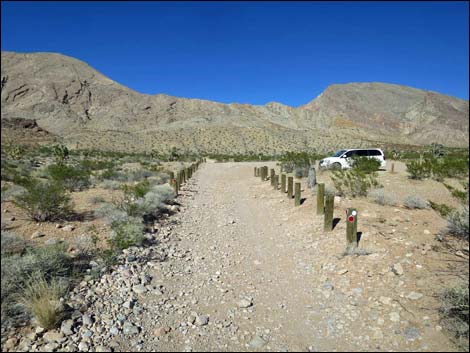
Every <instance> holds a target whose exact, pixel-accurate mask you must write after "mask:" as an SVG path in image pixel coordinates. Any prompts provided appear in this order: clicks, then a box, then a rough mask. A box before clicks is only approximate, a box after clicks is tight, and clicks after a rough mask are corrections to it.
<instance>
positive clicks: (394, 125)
mask: <svg viewBox="0 0 470 353" xmlns="http://www.w3.org/2000/svg"><path fill="white" fill-rule="evenodd" d="M1 60H2V65H1V77H2V81H1V82H2V85H1V87H2V91H1V107H2V115H1V117H2V122H9V121H12V120H15V119H18V118H20V119H29V120H34V121H36V123H37V125H38V127H39V128H40V129H42V130H44V131H46V132H48V133H49V134H51V135H54V136H58V137H59V138H62V139H63V140H64V141H65V142H66V143H68V144H69V145H70V146H72V147H76V146H79V147H80V148H85V147H95V148H103V149H116V150H139V151H142V150H148V149H149V148H152V147H157V148H160V149H163V150H165V149H169V148H171V147H173V146H175V147H180V148H184V149H187V150H199V151H206V152H221V153H233V152H247V151H257V152H279V151H283V150H287V149H311V148H314V149H317V150H323V151H324V150H331V149H335V148H340V147H345V146H346V145H354V146H357V147H359V146H365V145H374V144H377V142H378V141H380V142H381V143H409V144H427V143H430V142H440V143H443V144H446V145H449V146H466V145H467V144H468V116H469V114H468V101H463V100H460V99H456V98H452V97H448V96H444V95H441V94H437V93H433V92H426V91H422V90H417V89H413V88H409V87H404V86H397V85H389V84H382V83H353V84H345V85H333V86H330V87H328V89H327V90H326V91H325V92H324V93H322V94H321V95H320V96H319V97H318V98H316V99H315V100H313V101H312V102H310V103H308V104H306V105H304V106H302V107H300V108H293V107H289V106H286V105H283V104H280V103H275V102H273V103H268V104H266V105H264V106H255V105H248V104H222V103H217V102H211V101H206V100H200V99H187V98H178V97H172V96H168V95H164V94H158V95H153V96H152V95H146V94H140V93H138V92H135V91H133V90H131V89H129V88H127V87H124V86H122V85H120V84H118V83H117V82H114V81H112V80H111V79H109V78H107V77H105V76H104V75H102V74H100V73H99V72H98V71H96V70H94V69H93V68H91V67H90V66H88V65H87V64H86V63H84V62H82V61H79V60H76V59H74V58H70V57H67V56H64V55H60V54H52V53H33V54H22V53H13V52H2V58H1ZM10 125H11V124H5V127H4V124H3V123H2V137H5V138H9V137H11V136H13V134H10V133H9V128H8V126H10ZM14 136H18V134H14ZM450 137H452V138H450Z"/></svg>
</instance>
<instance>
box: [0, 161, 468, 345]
mask: <svg viewBox="0 0 470 353" xmlns="http://www.w3.org/2000/svg"><path fill="white" fill-rule="evenodd" d="M261 165H262V164H260V163H223V164H216V163H206V164H204V165H202V166H201V168H200V169H199V170H198V171H197V172H196V173H195V175H194V176H193V178H192V179H190V181H189V183H188V184H186V185H185V186H184V187H183V189H182V191H181V195H180V196H179V197H178V202H179V206H178V207H177V208H179V211H180V212H177V213H176V214H175V215H173V216H170V217H169V218H166V219H164V220H162V222H161V223H160V224H158V225H157V227H156V231H155V233H153V234H147V237H148V239H149V240H151V241H152V242H153V245H152V246H149V247H146V248H130V249H128V250H126V251H125V252H124V254H123V255H122V256H121V264H119V265H117V266H115V267H114V268H112V269H111V271H110V272H109V273H106V274H104V275H103V276H102V277H101V278H99V279H97V280H87V281H83V282H82V283H81V284H80V285H79V286H78V287H77V288H75V289H74V290H73V292H72V293H71V295H70V296H69V298H67V299H66V300H65V301H66V303H67V305H69V306H70V308H71V309H70V312H71V316H70V318H69V319H67V320H66V321H64V322H63V323H62V326H61V327H60V329H58V330H53V331H48V332H44V330H43V329H41V328H35V329H29V330H28V329H24V330H23V332H22V333H21V336H20V335H19V334H18V335H16V336H13V337H11V338H10V339H8V340H7V341H6V342H5V344H4V345H3V347H2V348H3V349H4V350H17V351H53V350H58V351H77V350H79V351H97V352H103V351H253V350H262V351H349V350H350V351H371V350H378V351H389V350H393V351H418V350H419V351H455V350H456V349H457V348H456V347H455V346H454V345H453V344H452V343H451V342H450V341H449V339H448V337H447V336H446V335H445V333H444V332H443V330H442V327H441V326H440V325H439V318H438V314H437V308H438V301H437V299H436V297H435V294H436V293H437V292H438V291H439V290H440V289H441V288H443V287H444V286H448V285H449V284H450V283H451V282H452V281H454V280H455V279H456V278H455V276H454V275H453V273H455V272H456V271H457V272H458V271H459V269H460V268H461V269H462V271H464V270H463V269H464V268H465V266H466V271H467V273H468V245H467V248H462V250H458V251H457V252H455V251H454V250H452V251H450V250H448V249H447V250H446V249H445V248H444V245H442V244H441V243H440V242H438V241H437V240H436V239H435V234H436V232H437V231H438V230H439V229H441V228H442V227H443V226H444V225H445V222H444V221H443V220H442V219H440V218H439V217H436V216H435V215H436V214H435V213H434V211H432V210H405V209H403V208H400V207H389V206H378V205H375V204H372V203H370V202H366V201H364V200H362V201H361V200H359V201H353V200H347V199H340V198H336V201H335V217H337V218H339V222H338V224H337V225H336V226H335V228H334V230H333V231H332V232H329V233H325V232H324V231H323V217H321V216H316V212H315V207H316V206H315V198H314V197H313V196H312V195H311V194H310V191H309V190H308V189H307V188H306V187H303V197H305V201H304V202H303V204H302V205H301V206H300V207H294V201H293V200H289V199H288V198H287V197H286V195H283V194H282V193H281V192H279V191H274V190H273V189H272V187H271V186H270V185H269V182H261V181H260V179H259V178H255V177H253V167H254V166H261ZM267 165H269V166H270V167H274V165H275V164H274V163H267ZM320 178H321V176H320ZM320 181H321V180H320ZM303 186H304V185H303ZM349 206H355V207H357V209H358V211H359V217H360V218H359V225H358V231H360V232H361V233H362V236H361V242H360V247H361V248H363V249H367V250H368V252H370V254H369V255H364V256H342V252H343V250H344V248H345V223H344V210H345V209H346V207H349ZM467 244H468V243H467ZM91 265H93V264H91Z"/></svg>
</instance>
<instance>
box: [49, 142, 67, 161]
mask: <svg viewBox="0 0 470 353" xmlns="http://www.w3.org/2000/svg"><path fill="white" fill-rule="evenodd" d="M52 154H53V155H54V158H55V160H56V162H57V163H59V164H60V163H64V162H65V161H66V160H67V159H68V158H69V155H70V152H69V149H68V148H67V146H65V145H55V146H52Z"/></svg>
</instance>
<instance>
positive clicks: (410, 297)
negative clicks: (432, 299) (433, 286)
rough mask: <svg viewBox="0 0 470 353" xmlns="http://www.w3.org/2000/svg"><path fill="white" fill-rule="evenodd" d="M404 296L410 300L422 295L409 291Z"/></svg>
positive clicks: (419, 297)
mask: <svg viewBox="0 0 470 353" xmlns="http://www.w3.org/2000/svg"><path fill="white" fill-rule="evenodd" d="M406 297H407V298H408V299H410V300H418V299H421V298H422V297H423V295H422V294H421V293H416V292H411V293H410V294H408V295H407V296H406Z"/></svg>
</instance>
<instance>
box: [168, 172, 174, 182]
mask: <svg viewBox="0 0 470 353" xmlns="http://www.w3.org/2000/svg"><path fill="white" fill-rule="evenodd" d="M168 176H169V177H170V180H173V179H174V178H175V173H174V172H173V171H172V170H169V171H168Z"/></svg>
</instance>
